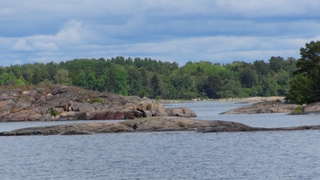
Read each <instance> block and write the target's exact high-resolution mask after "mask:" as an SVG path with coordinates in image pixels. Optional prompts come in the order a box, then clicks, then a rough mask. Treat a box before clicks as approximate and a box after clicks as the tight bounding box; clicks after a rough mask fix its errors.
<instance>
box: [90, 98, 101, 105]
mask: <svg viewBox="0 0 320 180" xmlns="http://www.w3.org/2000/svg"><path fill="white" fill-rule="evenodd" d="M89 103H90V104H93V103H103V100H102V99H100V98H94V99H92V100H91V101H89Z"/></svg>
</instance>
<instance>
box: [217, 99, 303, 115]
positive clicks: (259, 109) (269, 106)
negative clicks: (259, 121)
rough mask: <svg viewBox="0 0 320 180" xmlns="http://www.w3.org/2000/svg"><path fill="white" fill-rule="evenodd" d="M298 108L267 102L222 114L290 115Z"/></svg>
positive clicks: (292, 105)
mask: <svg viewBox="0 0 320 180" xmlns="http://www.w3.org/2000/svg"><path fill="white" fill-rule="evenodd" d="M298 106H299V105H297V104H287V103H281V102H276V101H265V102H258V103H255V104H252V105H248V106H243V107H239V108H236V109H232V110H229V111H226V112H223V113H221V114H257V113H290V112H292V111H293V110H294V109H295V108H296V107H298Z"/></svg>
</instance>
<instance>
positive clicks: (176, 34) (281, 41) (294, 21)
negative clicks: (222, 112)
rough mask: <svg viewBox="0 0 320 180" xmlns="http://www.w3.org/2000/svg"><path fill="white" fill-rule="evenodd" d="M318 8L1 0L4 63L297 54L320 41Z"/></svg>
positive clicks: (301, 4)
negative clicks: (306, 46) (121, 57)
mask: <svg viewBox="0 0 320 180" xmlns="http://www.w3.org/2000/svg"><path fill="white" fill-rule="evenodd" d="M319 9H320V3H319V2H318V1H315V0H290V1H289V0H174V1H173V0H45V1H44V0H28V1H25V0H11V1H6V0H0V66H10V65H15V64H25V63H35V62H42V63H48V62H52V61H53V62H57V63H58V62H61V61H67V60H72V59H75V58H90V59H91V58H101V57H103V58H105V59H110V58H112V57H116V56H124V57H131V58H135V57H140V58H145V57H148V58H151V59H157V60H161V61H169V62H174V61H175V62H178V63H179V65H180V66H183V65H184V64H185V63H186V62H188V61H192V62H197V61H200V60H204V61H210V62H212V63H221V64H226V63H231V62H233V61H245V62H249V63H252V62H254V61H255V60H264V61H266V62H268V61H269V59H270V57H272V56H281V57H283V58H284V59H287V58H288V57H294V58H296V59H297V58H299V57H300V54H299V52H300V48H301V47H304V46H305V44H306V43H309V42H310V41H317V40H320V10H319Z"/></svg>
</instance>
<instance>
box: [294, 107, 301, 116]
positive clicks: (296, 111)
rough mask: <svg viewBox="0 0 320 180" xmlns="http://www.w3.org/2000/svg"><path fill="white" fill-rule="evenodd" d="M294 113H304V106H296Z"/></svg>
mask: <svg viewBox="0 0 320 180" xmlns="http://www.w3.org/2000/svg"><path fill="white" fill-rule="evenodd" d="M293 113H295V114H300V113H303V108H302V106H298V107H296V108H295V109H294V110H293Z"/></svg>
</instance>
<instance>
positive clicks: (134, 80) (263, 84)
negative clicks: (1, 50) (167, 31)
mask: <svg viewBox="0 0 320 180" xmlns="http://www.w3.org/2000/svg"><path fill="white" fill-rule="evenodd" d="M300 69H301V68H300ZM295 70H296V60H295V59H294V58H288V59H286V60H285V59H283V58H282V57H271V58H270V60H269V62H265V61H263V60H256V61H255V62H254V63H246V62H242V61H241V62H240V61H236V62H233V63H229V64H223V65H221V64H212V63H211V62H207V61H200V62H188V63H186V64H185V65H184V66H182V67H179V65H178V63H176V62H173V63H170V62H162V61H159V60H153V59H150V58H145V59H141V58H134V59H131V58H124V57H116V58H112V59H108V60H105V59H103V58H100V59H74V60H71V61H66V62H60V63H54V62H49V63H46V64H44V63H34V64H23V65H11V66H9V67H0V85H38V84H41V83H54V84H70V85H76V86H80V87H83V88H85V89H92V90H96V91H105V92H112V93H117V94H121V95H138V96H147V97H151V98H163V99H191V98H199V97H200V98H214V99H217V98H236V97H250V96H277V95H281V96H283V95H286V94H287V92H288V88H289V84H288V82H289V81H290V80H291V79H292V78H293V72H294V71H295ZM315 73H317V72H313V74H315ZM318 73H319V72H318ZM312 76H314V75H312Z"/></svg>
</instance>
